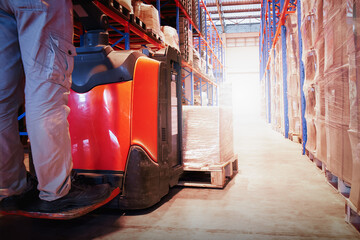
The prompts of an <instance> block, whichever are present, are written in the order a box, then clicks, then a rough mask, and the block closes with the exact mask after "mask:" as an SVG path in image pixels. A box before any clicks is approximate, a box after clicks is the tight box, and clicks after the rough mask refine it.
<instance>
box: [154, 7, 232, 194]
mask: <svg viewBox="0 0 360 240" xmlns="http://www.w3.org/2000/svg"><path fill="white" fill-rule="evenodd" d="M153 4H154V2H153ZM156 5H157V6H160V11H159V12H160V16H161V23H162V25H169V26H172V27H174V26H175V28H176V30H177V33H178V36H179V50H180V53H181V56H182V81H183V142H182V144H183V162H184V171H185V175H184V176H183V177H182V179H181V182H180V184H181V185H186V186H189V185H190V186H200V187H214V188H222V187H224V186H225V184H226V182H227V180H228V179H229V178H231V177H232V176H233V175H234V173H235V172H236V171H234V170H236V169H237V157H236V156H235V155H234V151H233V134H232V104H231V97H230V98H229V96H231V95H229V94H228V92H229V91H230V92H231V89H232V88H231V86H229V85H227V84H225V83H223V80H224V79H223V76H224V73H223V71H224V50H225V49H224V47H223V43H222V40H221V37H220V35H219V33H218V32H217V30H216V27H215V25H214V23H213V22H212V20H211V18H210V14H209V12H208V11H207V10H206V6H205V3H204V1H203V0H194V1H193V0H187V1H179V0H174V2H171V1H170V2H165V1H164V2H163V1H161V2H160V1H159V0H158V1H157V2H156ZM158 9H159V8H158ZM165 44H168V43H167V41H165ZM221 96H222V97H221ZM194 175H195V178H196V179H200V182H199V181H194ZM203 176H207V177H205V179H204V178H203ZM199 177H200V178H199ZM208 177H209V178H208Z"/></svg>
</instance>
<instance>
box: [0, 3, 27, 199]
mask: <svg viewBox="0 0 360 240" xmlns="http://www.w3.org/2000/svg"><path fill="white" fill-rule="evenodd" d="M0 33H1V34H0V200H1V199H3V198H5V197H8V196H12V195H18V194H20V193H21V192H22V191H23V190H24V189H25V186H26V170H25V166H24V163H23V161H24V154H23V146H22V144H21V142H20V137H19V130H18V122H17V114H18V108H19V106H20V105H21V103H22V102H23V94H24V93H23V87H24V84H23V83H24V74H23V68H22V63H21V61H20V49H19V43H18V37H17V30H16V21H15V18H14V17H13V16H11V15H10V14H8V13H6V12H5V11H4V10H3V6H2V4H0Z"/></svg>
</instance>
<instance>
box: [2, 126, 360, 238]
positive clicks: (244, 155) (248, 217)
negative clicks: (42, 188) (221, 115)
mask: <svg viewBox="0 0 360 240" xmlns="http://www.w3.org/2000/svg"><path fill="white" fill-rule="evenodd" d="M236 123H237V124H236V125H235V126H243V127H241V128H239V127H237V128H236V129H235V130H236V131H237V133H238V134H236V136H235V142H236V151H237V152H238V154H239V173H238V174H237V175H236V176H235V177H234V179H233V180H232V181H231V182H230V183H229V184H228V185H227V186H226V188H225V189H223V190H216V189H201V188H178V187H177V188H173V189H172V190H171V192H170V194H169V195H168V196H167V197H165V199H163V201H162V202H161V203H159V204H158V205H156V206H155V207H153V208H151V209H148V210H144V211H129V212H123V211H119V210H116V211H114V210H109V209H102V210H98V211H96V212H94V213H91V214H89V215H87V216H84V217H82V218H79V219H75V220H72V221H49V220H40V219H28V218H22V217H14V216H1V217H0V238H1V239H53V240H54V239H127V240H128V239H251V240H254V239H276V240H278V239H289V240H293V239H324V240H325V239H360V237H359V236H360V235H359V234H358V233H357V232H355V231H354V230H353V229H352V228H351V227H350V226H349V225H348V224H346V223H345V221H344V199H343V198H342V197H341V196H340V195H339V194H338V193H337V192H336V191H335V190H333V189H332V188H331V187H330V186H328V185H327V183H326V182H325V178H324V176H323V175H322V174H321V172H320V171H319V170H318V169H316V167H315V166H314V164H312V163H311V162H310V161H309V160H308V158H307V157H306V156H302V155H301V146H300V144H296V143H293V142H291V141H289V140H286V139H284V137H283V136H282V135H281V134H279V133H276V132H274V131H272V130H271V128H270V126H268V125H266V124H265V123H263V122H262V121H261V120H247V122H240V121H238V120H237V122H236Z"/></svg>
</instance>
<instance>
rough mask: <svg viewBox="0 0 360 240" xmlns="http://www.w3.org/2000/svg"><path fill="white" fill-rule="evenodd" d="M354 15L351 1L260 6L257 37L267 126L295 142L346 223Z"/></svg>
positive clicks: (355, 58)
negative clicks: (331, 191)
mask: <svg viewBox="0 0 360 240" xmlns="http://www.w3.org/2000/svg"><path fill="white" fill-rule="evenodd" d="M359 8H360V4H358V3H357V2H356V1H354V0H341V1H335V0H316V1H311V0H301V1H300V0H297V1H291V0H281V1H280V2H279V1H275V0H263V1H262V19H261V31H260V41H261V46H260V61H261V71H260V72H261V76H260V77H261V81H262V84H261V85H262V86H263V88H264V89H263V93H264V94H265V97H264V100H265V103H264V107H265V108H266V113H267V115H266V116H267V119H268V122H269V123H271V124H272V126H273V127H274V128H276V129H277V130H278V129H280V131H281V132H283V134H284V135H285V136H286V137H287V138H288V137H289V138H294V136H296V138H295V139H296V140H295V141H299V140H301V141H302V144H303V152H304V153H306V154H308V156H309V158H310V159H311V160H313V161H314V162H315V163H316V164H317V166H318V167H319V168H321V169H322V171H323V172H324V173H325V176H326V177H327V179H328V181H329V183H330V184H331V185H333V186H335V187H336V189H338V190H339V192H340V193H342V194H343V195H344V196H345V197H346V199H347V206H348V208H347V209H348V210H347V215H348V218H347V219H348V221H349V222H352V221H353V219H354V212H356V213H357V214H359V213H360V174H359V172H360V164H359V163H358V162H359V159H360V151H359V149H360V144H359V142H360V141H359V139H360V133H359V129H360V128H359V115H360V114H359V95H358V93H359V90H360V89H359V86H360V84H359V80H360V74H359V73H360V71H359V62H360V61H359V60H360V56H359V49H360V43H359V32H360V30H359V27H360V25H359V22H360V21H359V20H360V17H359V14H358V13H359V12H360V10H359ZM279 78H280V79H279ZM279 85H280V86H279ZM281 100H282V101H281ZM279 121H280V123H279Z"/></svg>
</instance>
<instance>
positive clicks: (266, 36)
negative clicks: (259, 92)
mask: <svg viewBox="0 0 360 240" xmlns="http://www.w3.org/2000/svg"><path fill="white" fill-rule="evenodd" d="M295 12H296V13H297V20H298V36H299V39H298V41H299V66H300V72H299V76H300V96H301V104H300V105H301V122H302V135H303V138H302V144H303V154H305V145H306V141H307V129H306V121H305V107H306V102H305V95H304V91H303V86H304V79H305V74H304V64H303V62H302V60H301V59H302V38H301V31H300V27H301V0H262V2H261V23H260V44H259V54H260V80H261V81H264V86H265V95H266V97H265V101H266V103H265V106H266V116H267V121H268V122H269V123H270V122H271V111H272V109H271V97H272V96H271V91H270V89H271V83H270V68H271V67H272V66H270V61H271V58H272V57H274V58H275V51H274V56H272V55H271V52H272V50H273V49H274V48H275V44H276V43H277V41H278V40H279V39H281V48H282V59H283V61H282V70H283V97H284V126H285V137H286V138H288V137H289V136H288V134H289V118H288V100H287V63H286V54H287V53H286V27H285V21H286V18H287V16H288V14H291V13H295ZM284 59H285V61H284Z"/></svg>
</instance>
